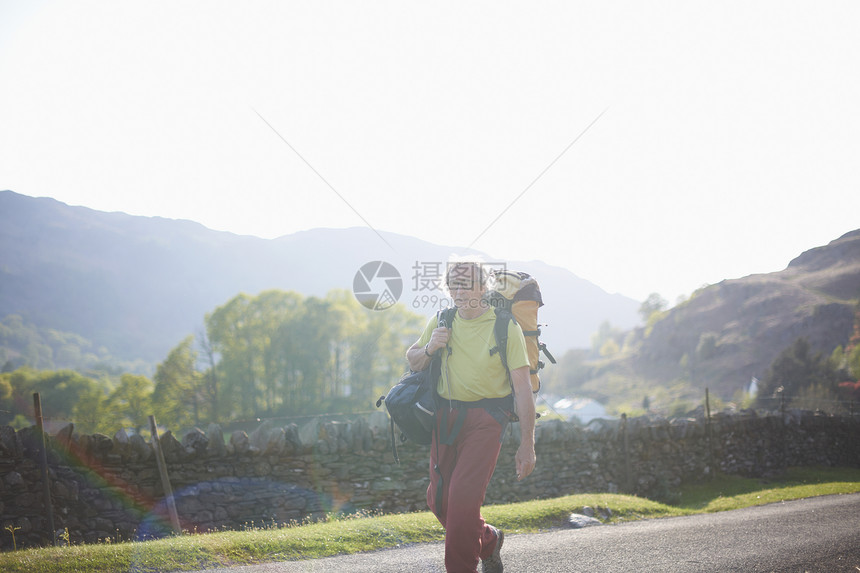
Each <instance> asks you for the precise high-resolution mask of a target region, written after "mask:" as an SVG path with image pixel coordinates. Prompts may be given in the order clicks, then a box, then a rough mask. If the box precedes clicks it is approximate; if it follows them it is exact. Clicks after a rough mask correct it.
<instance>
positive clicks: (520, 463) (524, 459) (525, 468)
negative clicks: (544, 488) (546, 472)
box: [516, 443, 537, 481]
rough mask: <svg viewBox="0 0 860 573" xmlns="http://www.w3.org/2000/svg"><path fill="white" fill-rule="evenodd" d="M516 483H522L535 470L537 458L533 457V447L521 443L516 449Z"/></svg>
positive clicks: (532, 445)
mask: <svg viewBox="0 0 860 573" xmlns="http://www.w3.org/2000/svg"><path fill="white" fill-rule="evenodd" d="M516 461H517V481H522V480H524V479H525V478H527V477H528V476H529V474H530V473H532V472H533V471H534V469H535V463H536V462H537V457H536V456H535V445H534V443H532V444H526V443H521V444H520V447H519V448H518V449H517V456H516Z"/></svg>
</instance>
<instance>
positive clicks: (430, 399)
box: [376, 309, 457, 464]
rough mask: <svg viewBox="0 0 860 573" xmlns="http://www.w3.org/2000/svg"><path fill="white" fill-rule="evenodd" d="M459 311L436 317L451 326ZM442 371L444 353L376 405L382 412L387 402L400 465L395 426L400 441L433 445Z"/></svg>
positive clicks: (403, 379)
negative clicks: (437, 385)
mask: <svg viewBox="0 0 860 573" xmlns="http://www.w3.org/2000/svg"><path fill="white" fill-rule="evenodd" d="M456 310H457V309H448V310H445V311H439V312H438V313H437V314H436V320H437V324H438V325H439V326H450V324H451V323H452V322H453V318H454V316H453V313H454V312H456ZM441 368H442V357H441V354H440V353H437V354H436V356H434V357H433V359H432V360H431V361H430V364H429V365H428V366H427V368H425V369H424V370H420V371H418V372H413V371H411V370H410V371H409V372H407V373H406V374H404V375H403V376H401V377H400V380H399V381H398V382H397V384H395V385H394V386H392V388H391V389H390V390H389V391H388V394H386V395H385V396H380V397H379V400H377V401H376V407H377V408H379V407H380V406H381V405H382V403H383V402H385V409H386V410H388V417H389V418H390V421H391V449H392V452H393V453H394V461H395V462H397V463H398V464H399V463H400V458H399V457H398V455H397V440H396V439H395V436H394V434H395V432H394V426H397V428H398V429H399V430H400V441H401V442H405V441H407V440H412V441H413V442H415V443H416V444H421V445H424V446H427V445H430V443H431V442H432V441H433V430H434V429H435V427H436V395H437V394H436V381H437V380H438V379H439V375H440V372H441Z"/></svg>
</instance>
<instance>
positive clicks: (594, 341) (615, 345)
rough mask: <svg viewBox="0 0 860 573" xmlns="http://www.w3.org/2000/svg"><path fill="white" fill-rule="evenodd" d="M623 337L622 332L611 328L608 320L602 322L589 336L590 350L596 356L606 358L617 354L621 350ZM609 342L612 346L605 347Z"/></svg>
mask: <svg viewBox="0 0 860 573" xmlns="http://www.w3.org/2000/svg"><path fill="white" fill-rule="evenodd" d="M623 337H624V331H623V330H621V329H620V328H617V327H614V326H612V325H611V324H610V323H609V321H608V320H604V321H603V322H602V323H601V324H600V327H598V329H597V332H595V333H594V334H592V335H591V349H592V351H593V353H594V354H595V355H596V356H607V355H609V354H611V353H614V352H618V351H619V350H620V349H621V343H622V342H623ZM609 341H612V344H610V345H609V346H607V345H606V344H607V342H609ZM607 353H608V354H607Z"/></svg>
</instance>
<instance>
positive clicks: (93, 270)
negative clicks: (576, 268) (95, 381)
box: [0, 191, 639, 363]
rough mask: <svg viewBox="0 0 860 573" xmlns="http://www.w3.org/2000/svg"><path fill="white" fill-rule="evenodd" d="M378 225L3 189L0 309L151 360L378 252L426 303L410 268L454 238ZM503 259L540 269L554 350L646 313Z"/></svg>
mask: <svg viewBox="0 0 860 573" xmlns="http://www.w3.org/2000/svg"><path fill="white" fill-rule="evenodd" d="M380 235H381V236H382V237H383V238H384V240H381V239H380V236H378V235H377V234H376V233H374V232H373V231H371V230H370V229H367V228H352V229H315V230H311V231H305V232H300V233H295V234H292V235H287V236H284V237H280V238H278V239H272V240H267V239H260V238H257V237H249V236H239V235H234V234H231V233H224V232H219V231H212V230H210V229H207V228H205V227H203V226H202V225H200V224H198V223H194V222H191V221H176V220H170V219H163V218H151V217H135V216H130V215H126V214H124V213H104V212H100V211H94V210H92V209H87V208H84V207H70V206H68V205H66V204H64V203H61V202H58V201H55V200H53V199H48V198H32V197H26V196H23V195H19V194H16V193H13V192H11V191H0V253H2V259H0V319H2V318H3V317H5V316H7V315H11V314H17V315H21V316H22V317H23V319H24V320H25V321H27V322H28V323H30V324H33V325H35V326H36V327H41V328H51V329H56V330H59V331H63V332H67V333H75V334H77V335H80V336H83V337H85V338H86V339H88V340H91V341H92V342H93V343H94V344H95V346H96V347H97V348H98V347H104V348H105V349H106V350H107V351H108V352H109V353H110V354H112V355H113V356H115V357H117V358H120V359H123V360H127V361H133V360H137V359H142V360H144V361H146V362H148V363H156V362H158V361H160V360H162V359H164V358H165V357H166V355H167V352H168V351H169V350H170V349H171V348H173V347H174V346H175V345H176V344H177V343H178V342H179V341H181V340H182V339H183V338H184V337H185V336H187V335H189V334H194V333H196V332H197V331H199V330H200V328H201V327H202V324H203V319H204V315H205V314H206V313H207V312H211V311H212V310H214V309H215V308H216V307H217V306H219V305H222V304H224V303H225V302H227V301H228V300H229V299H230V298H232V297H233V296H235V295H236V294H238V293H240V292H246V293H249V294H256V293H259V292H260V291H262V290H266V289H282V290H294V291H297V292H299V293H302V294H304V295H314V296H322V295H324V294H325V293H327V292H328V291H330V290H332V289H346V290H350V289H351V288H352V286H353V279H354V276H355V274H356V272H357V271H358V269H359V268H360V267H361V266H362V265H363V264H365V263H367V262H368V261H375V260H378V261H387V262H390V263H391V264H393V265H394V266H395V267H396V268H397V270H398V271H399V273H400V275H401V276H402V280H403V285H404V286H403V293H402V296H401V297H400V303H401V304H404V305H406V306H407V307H408V308H410V309H412V310H414V311H415V312H418V313H420V314H424V315H429V314H430V313H432V312H433V310H434V308H432V307H430V306H429V305H428V304H424V301H423V300H422V299H421V296H422V295H425V294H428V291H423V290H418V286H420V285H417V283H418V282H419V281H418V280H417V279H418V277H416V271H415V270H414V268H415V267H416V266H421V265H419V264H418V263H421V264H423V263H433V262H442V263H444V262H445V261H446V260H447V259H448V258H449V256H450V255H451V254H452V253H453V252H456V251H457V249H455V248H453V247H447V246H440V245H433V244H430V243H426V242H424V241H420V240H418V239H415V238H412V237H406V236H402V235H395V234H392V233H380ZM459 254H464V253H459ZM484 259H485V260H487V261H492V259H490V258H489V257H486V256H485V257H484ZM507 265H508V267H509V268H516V269H518V270H524V271H526V272H529V273H531V274H533V275H535V276H536V277H539V278H540V282H541V287H542V290H543V293H544V299H545V300H546V301H547V305H546V306H545V307H544V312H542V314H541V322H544V323H547V324H548V325H549V326H548V327H547V328H545V330H544V332H545V335H544V339H545V341H546V342H547V344H548V345H549V346H550V348H552V349H554V350H556V351H557V352H563V351H564V350H566V349H568V348H574V347H587V346H588V345H589V337H590V336H591V334H592V333H593V332H594V331H596V330H597V328H598V326H599V325H600V324H601V323H602V322H603V321H606V320H608V321H610V322H611V323H612V324H613V325H616V326H618V327H621V328H626V329H629V328H632V327H633V326H635V324H636V323H637V322H638V321H639V317H638V314H637V309H638V307H639V302H637V301H634V300H632V299H630V298H627V297H623V296H620V295H611V294H608V293H606V292H605V291H603V290H601V289H600V288H598V287H597V286H595V285H594V284H592V283H590V282H588V281H586V280H584V279H582V278H579V277H577V276H576V275H574V274H573V273H571V272H569V271H567V270H565V269H561V268H558V267H552V266H549V265H546V264H544V263H541V262H539V261H528V262H508V263H507ZM368 312H371V311H368Z"/></svg>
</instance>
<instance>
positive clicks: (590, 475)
mask: <svg viewBox="0 0 860 573" xmlns="http://www.w3.org/2000/svg"><path fill="white" fill-rule="evenodd" d="M389 436H390V432H389V425H388V419H387V417H386V416H385V414H382V413H374V414H372V415H370V416H366V417H360V418H356V419H354V420H352V421H346V422H343V421H341V422H335V421H323V420H322V419H315V420H313V421H311V422H310V423H307V424H304V425H303V426H301V427H299V426H297V425H294V424H293V425H289V426H286V427H274V426H271V425H270V424H268V423H264V424H262V425H261V426H260V427H259V428H257V429H256V430H255V431H253V432H251V433H250V434H247V433H245V432H234V433H232V434H230V435H229V437H227V438H226V439H225V436H224V435H223V434H222V432H221V429H220V428H219V427H218V426H215V425H213V426H210V427H209V428H207V430H206V431H205V432H204V431H201V430H194V431H192V432H189V433H187V434H185V435H184V436H183V437H182V438H181V440H180V439H177V438H176V437H175V436H173V435H172V433H170V432H169V431H168V432H165V433H164V434H163V435H162V436H161V445H162V451H163V453H164V457H165V459H166V462H167V470H168V474H169V478H170V484H171V486H172V489H173V492H174V499H175V502H176V507H177V509H178V513H179V517H180V521H181V525H182V527H183V529H185V530H188V531H213V530H221V529H242V528H247V527H269V526H277V525H282V524H285V523H290V522H305V521H313V520H320V519H324V518H325V516H326V515H327V514H328V513H329V512H332V511H340V512H353V511H375V512H386V513H390V512H408V511H418V510H424V509H426V502H425V495H426V489H427V485H428V472H429V463H428V453H429V451H428V448H427V447H422V446H416V445H414V444H410V443H406V444H401V445H400V446H399V448H398V453H399V455H400V460H401V463H400V464H396V463H395V461H394V457H393V454H392V451H391V444H390V437H389ZM37 438H38V436H37V432H36V430H35V429H34V428H27V429H23V430H20V431H17V432H16V431H15V430H13V429H12V428H10V427H0V527H2V531H0V548H2V549H3V550H9V549H11V548H12V535H11V534H12V532H13V531H14V533H15V541H16V544H17V546H18V547H19V548H20V547H27V546H35V545H45V544H48V543H50V533H49V527H48V520H47V517H46V515H47V513H46V509H45V504H44V503H43V493H42V491H43V486H42V480H41V473H40V466H39V463H38V460H39V456H38V452H39V447H38V444H40V443H41V440H40V439H37ZM858 438H860V418H858V417H855V418H853V419H851V418H847V417H828V416H818V415H815V414H813V413H811V412H789V413H787V414H786V415H785V416H784V417H782V416H764V415H756V414H755V413H753V412H744V413H741V414H734V415H716V416H714V417H713V418H712V420H711V421H710V423H708V421H706V420H704V419H701V418H700V419H695V418H687V419H674V420H665V419H655V418H647V417H643V418H635V419H630V420H625V419H622V420H612V421H609V420H596V421H594V422H592V423H591V424H590V425H589V426H587V427H585V428H583V427H580V426H577V425H574V424H571V423H565V422H561V421H539V422H538V425H537V429H536V451H537V457H538V465H537V468H536V470H535V472H534V474H532V476H530V477H529V478H528V479H526V480H524V481H522V482H517V481H516V479H515V470H514V461H513V460H514V454H515V452H516V447H517V444H518V440H519V437H518V435H517V429H516V426H513V427H511V428H510V429H509V430H508V432H507V433H506V435H505V439H504V443H503V446H502V453H501V456H500V459H499V464H498V467H497V468H496V472H495V474H494V476H493V479H492V481H491V483H490V487H489V489H488V491H487V497H486V503H491V504H492V503H505V502H513V501H520V500H525V499H538V498H548V497H554V496H559V495H565V494H570V493H577V492H592V491H603V492H630V493H635V494H638V495H642V496H647V497H651V498H657V499H664V500H667V501H671V500H672V498H673V495H676V492H677V488H678V486H679V485H680V483H681V482H682V481H693V480H702V479H705V478H707V477H708V476H709V475H711V474H713V473H714V472H715V471H721V472H726V473H730V474H743V475H747V476H765V475H768V474H773V473H776V472H778V471H779V470H781V469H782V468H785V467H788V466H809V465H825V466H850V467H858V466H860V440H858ZM48 460H49V468H48V474H49V481H50V484H51V485H50V488H51V501H52V507H53V520H54V529H55V530H59V531H60V533H61V534H62V535H63V536H67V539H68V541H70V542H72V543H81V542H96V541H99V540H105V539H110V540H112V541H114V540H128V539H147V538H153V537H159V536H163V535H166V534H168V533H169V532H170V521H169V518H168V515H167V510H166V504H165V500H164V493H163V491H164V490H163V488H162V483H161V480H160V474H159V471H158V467H157V464H156V458H155V455H154V453H153V448H152V446H151V444H150V443H148V442H146V441H145V440H144V439H143V438H141V437H140V436H137V435H133V436H128V435H126V434H125V432H122V431H120V432H118V433H117V434H116V435H115V436H114V437H113V438H110V437H108V436H104V435H98V434H97V435H81V436H78V435H75V434H73V427H72V426H68V427H66V428H64V429H63V430H61V431H60V432H59V433H58V434H56V435H54V436H49V437H48Z"/></svg>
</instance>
